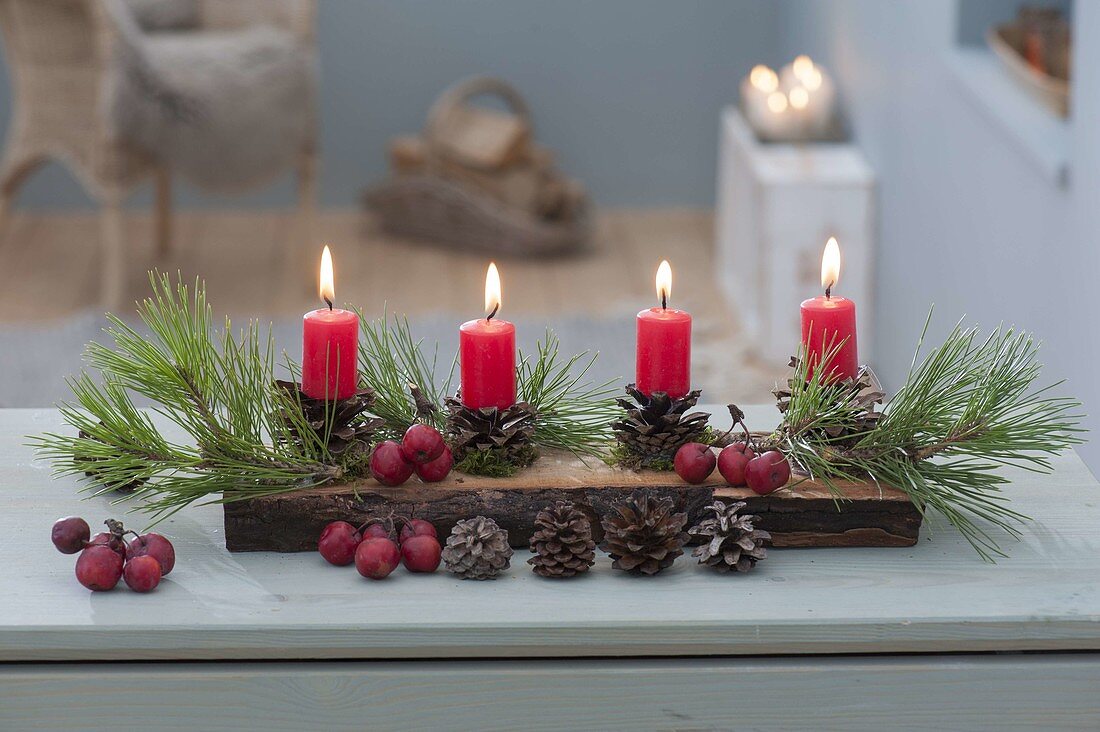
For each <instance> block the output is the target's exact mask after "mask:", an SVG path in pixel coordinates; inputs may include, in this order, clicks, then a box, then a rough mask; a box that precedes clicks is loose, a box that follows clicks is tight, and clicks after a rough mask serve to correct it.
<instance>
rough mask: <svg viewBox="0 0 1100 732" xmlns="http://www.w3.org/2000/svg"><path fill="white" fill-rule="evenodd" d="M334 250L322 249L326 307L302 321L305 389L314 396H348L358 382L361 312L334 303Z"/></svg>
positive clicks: (307, 314) (310, 395)
mask: <svg viewBox="0 0 1100 732" xmlns="http://www.w3.org/2000/svg"><path fill="white" fill-rule="evenodd" d="M335 298H336V294H335V288H334V287H333V278H332V254H331V253H330V252H329V249H328V247H327V246H326V247H325V249H324V251H323V252H322V253H321V299H322V300H324V301H325V302H326V303H327V304H328V308H327V309H324V308H323V309H321V310H314V311H312V312H309V313H306V314H305V317H304V318H303V322H302V326H303V327H302V391H303V392H305V394H306V396H309V397H312V398H314V399H348V398H349V397H352V396H354V395H355V391H356V389H357V388H358V385H359V364H358V359H359V316H357V315H356V314H355V313H353V312H351V311H350V310H341V309H339V308H335V309H334V308H333V307H332V301H333V300H334V299H335Z"/></svg>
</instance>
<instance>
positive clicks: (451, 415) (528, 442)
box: [445, 397, 539, 477]
mask: <svg viewBox="0 0 1100 732" xmlns="http://www.w3.org/2000/svg"><path fill="white" fill-rule="evenodd" d="M445 406H446V408H447V441H448V442H449V443H450V445H451V450H452V451H453V452H454V459H455V469H456V470H458V471H460V472H462V473H467V474H470V475H481V476H490V477H504V476H508V475H513V474H514V473H516V472H518V471H519V470H522V469H523V468H526V467H528V466H530V465H531V464H532V463H533V462H535V460H536V459H537V458H538V456H539V453H538V450H537V449H536V448H535V445H534V443H533V440H534V436H535V419H536V417H537V416H538V413H537V412H536V411H535V409H534V408H533V407H532V406H531V405H530V404H527V403H526V402H518V403H516V404H513V405H512V406H510V407H506V408H504V409H498V408H497V407H482V408H480V409H473V408H471V407H467V406H466V405H465V404H463V403H462V402H461V401H460V400H459V399H457V398H454V397H448V398H447V399H446V400H445Z"/></svg>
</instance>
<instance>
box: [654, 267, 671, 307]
mask: <svg viewBox="0 0 1100 732" xmlns="http://www.w3.org/2000/svg"><path fill="white" fill-rule="evenodd" d="M670 297H672V267H671V266H669V263H668V260H667V259H662V260H661V266H659V267H658V268H657V299H658V300H660V301H661V307H662V308H663V307H667V306H668V299H669V298H670Z"/></svg>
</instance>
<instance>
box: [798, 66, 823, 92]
mask: <svg viewBox="0 0 1100 732" xmlns="http://www.w3.org/2000/svg"><path fill="white" fill-rule="evenodd" d="M799 81H801V82H802V86H804V87H806V89H807V90H809V91H817V90H818V89H820V88H821V70H820V69H813V70H812V71H811V72H810V73H808V74H806V75H805V76H804V77H802V78H801V79H799Z"/></svg>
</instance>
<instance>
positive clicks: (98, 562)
mask: <svg viewBox="0 0 1100 732" xmlns="http://www.w3.org/2000/svg"><path fill="white" fill-rule="evenodd" d="M121 577H122V557H121V555H119V553H118V552H116V551H114V550H113V549H111V548H110V547H108V546H106V545H103V544H95V545H92V546H88V547H86V548H85V549H84V551H82V552H80V556H79V557H78V558H77V560H76V579H77V580H78V581H79V582H80V584H82V585H84V586H85V587H87V588H88V589H89V590H92V591H94V592H106V591H107V590H113V589H114V588H115V585H117V584H118V580H119V578H121Z"/></svg>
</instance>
